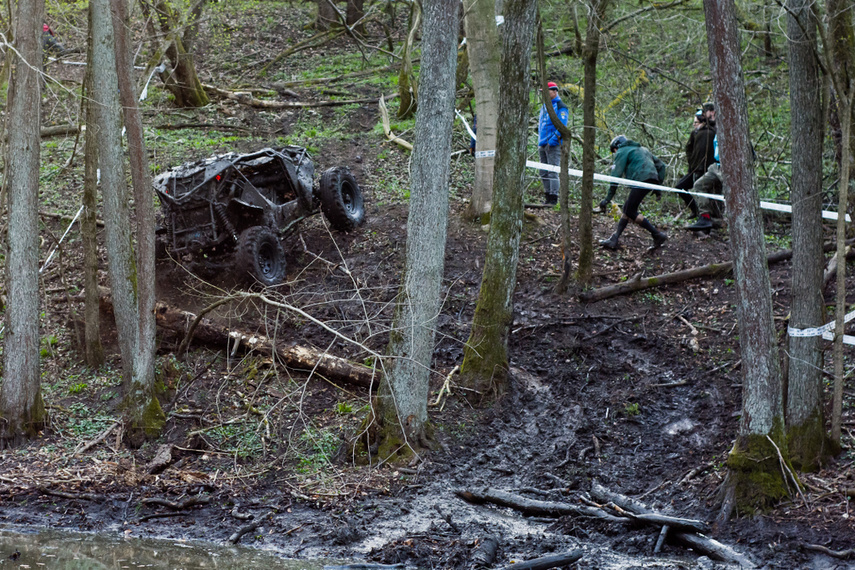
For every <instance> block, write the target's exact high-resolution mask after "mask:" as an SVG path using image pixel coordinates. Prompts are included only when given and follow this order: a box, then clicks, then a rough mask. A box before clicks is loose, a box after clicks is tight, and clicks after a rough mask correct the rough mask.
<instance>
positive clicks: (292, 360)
mask: <svg viewBox="0 0 855 570" xmlns="http://www.w3.org/2000/svg"><path fill="white" fill-rule="evenodd" d="M249 297H255V298H260V299H262V300H264V299H263V296H253V295H251V294H247V295H244V296H241V298H249ZM155 315H156V320H157V326H158V328H159V329H160V330H161V331H162V332H171V333H173V335H174V336H179V335H180V337H181V338H182V339H183V338H184V337H185V335H186V334H187V330H188V323H193V322H194V321H195V320H196V315H194V314H193V313H188V312H186V311H183V310H181V309H179V308H177V307H172V306H169V305H167V304H166V303H157V305H156V306H155ZM193 339H194V340H195V341H198V342H200V343H202V344H207V345H212V346H217V347H220V348H222V347H223V346H232V347H235V348H236V349H242V350H244V351H254V352H257V353H259V354H262V355H265V356H274V355H275V356H276V357H278V358H280V359H281V360H282V361H283V362H284V363H285V364H286V365H287V366H289V367H291V368H296V369H301V370H311V371H314V372H317V373H318V374H321V375H322V376H324V377H327V378H329V379H331V380H338V381H340V382H345V383H348V384H354V385H357V386H362V387H366V388H370V387H371V386H372V385H374V386H376V385H377V382H378V381H379V372H378V371H376V370H374V369H372V368H368V367H367V366H363V365H361V364H357V363H354V362H350V361H348V360H345V359H343V358H339V357H337V356H333V355H331V354H327V353H325V352H323V351H320V350H317V349H314V348H310V347H306V346H297V345H285V344H283V343H281V342H276V341H275V340H274V339H271V338H268V337H266V336H264V335H260V334H253V333H250V332H247V331H236V330H231V329H229V328H227V327H224V326H219V325H217V324H215V323H213V322H212V321H210V320H209V319H205V318H202V319H200V320H199V322H198V324H196V326H195V330H194V335H193Z"/></svg>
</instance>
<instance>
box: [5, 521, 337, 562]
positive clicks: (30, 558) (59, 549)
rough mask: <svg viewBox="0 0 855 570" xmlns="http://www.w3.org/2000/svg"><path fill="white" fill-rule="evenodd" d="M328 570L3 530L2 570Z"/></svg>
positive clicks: (244, 555)
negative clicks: (138, 569)
mask: <svg viewBox="0 0 855 570" xmlns="http://www.w3.org/2000/svg"><path fill="white" fill-rule="evenodd" d="M16 553H17V554H16ZM326 563H327V564H331V562H330V561H326ZM339 564H340V562H339ZM323 567H324V562H323V561H312V560H308V561H306V560H286V559H283V558H279V557H277V556H275V555H273V554H270V553H267V552H264V551H259V550H256V549H252V548H245V547H225V546H219V545H215V544H209V543H202V542H184V541H176V540H154V539H141V538H122V537H118V536H116V537H111V536H104V535H95V534H83V533H71V532H65V531H62V532H60V531H52V530H44V529H37V530H33V531H32V532H28V531H27V530H26V529H20V528H15V529H14V530H13V529H11V528H8V527H1V526H0V570H12V569H13V568H14V569H15V570H40V569H44V570H113V569H117V570H118V569H120V570H125V569H131V570H133V569H136V568H158V569H168V570H196V569H206V570H207V569H210V568H216V569H217V570H238V569H240V570H245V569H256V568H257V569H263V570H266V569H270V570H279V569H282V570H321V569H322V568H323Z"/></svg>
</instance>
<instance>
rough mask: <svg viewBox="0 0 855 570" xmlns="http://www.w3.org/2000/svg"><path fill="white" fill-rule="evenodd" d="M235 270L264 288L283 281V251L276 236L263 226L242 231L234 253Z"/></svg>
mask: <svg viewBox="0 0 855 570" xmlns="http://www.w3.org/2000/svg"><path fill="white" fill-rule="evenodd" d="M235 258H236V259H235V260H236V262H237V269H238V271H239V272H240V273H241V274H242V275H243V276H249V277H251V278H253V279H255V280H256V281H258V282H259V283H261V284H262V285H264V286H267V287H269V286H272V285H279V284H280V283H282V282H283V281H284V280H285V250H283V249H282V244H281V243H279V238H278V237H276V234H275V233H274V232H272V231H271V230H269V229H268V228H266V227H264V226H255V227H252V228H249V229H247V230H244V231H243V232H242V233H241V234H240V238H239V239H238V246H237V250H236V251H235Z"/></svg>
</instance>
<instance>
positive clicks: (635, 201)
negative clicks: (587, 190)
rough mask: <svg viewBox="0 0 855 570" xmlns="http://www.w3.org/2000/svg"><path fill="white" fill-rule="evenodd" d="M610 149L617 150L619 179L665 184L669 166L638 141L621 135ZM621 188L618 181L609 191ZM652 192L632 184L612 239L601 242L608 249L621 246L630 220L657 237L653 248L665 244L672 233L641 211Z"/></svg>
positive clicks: (616, 163) (616, 171)
mask: <svg viewBox="0 0 855 570" xmlns="http://www.w3.org/2000/svg"><path fill="white" fill-rule="evenodd" d="M609 150H611V151H612V153H614V155H615V158H614V166H613V167H612V173H611V175H612V176H615V177H617V178H629V179H630V180H637V181H638V182H646V183H648V184H661V183H662V180H664V179H665V171H666V166H665V163H664V162H662V161H661V160H659V159H658V158H656V157H655V156H653V153H651V152H650V151H649V150H648V149H646V148H644V147H643V146H641V145H640V144H638V143H637V142H635V141H631V140H629V139H627V138H626V137H625V136H624V135H618V136H616V137H615V138H614V139H612V142H611V144H609ZM616 189H617V184H616V183H614V182H612V185H611V187H610V188H609V194H610V195H612V196H613V195H614V190H616ZM650 192H652V190H651V189H649V188H638V187H635V188H634V187H630V190H629V197H627V199H626V202H624V204H623V215H622V216H621V218H620V220H619V221H618V223H617V227H616V228H615V231H614V233H613V234H612V235H611V237H610V238H609V239H604V240H602V241H600V245H602V246H603V247H605V248H608V249H617V247H618V240H619V239H620V234H621V233H623V230H624V229H626V226H627V224H628V223H629V222H630V221H633V222H635V223H636V224H638V225H639V226H641V227H642V228H644V229H645V230H647V231H648V232H650V235H651V236H652V237H653V247H654V248H657V247H659V246H661V245H662V244H663V243H665V240H667V239H668V235H667V234H666V233H665V232H661V231H659V230H657V229H656V227H655V226H654V225H653V224H651V223H650V220H648V219H646V218H645V217H644V216H643V215H641V214H640V213H639V212H638V207H639V206H640V205H641V201H642V200H644V198H645V196H647V195H648V194H649V193H650Z"/></svg>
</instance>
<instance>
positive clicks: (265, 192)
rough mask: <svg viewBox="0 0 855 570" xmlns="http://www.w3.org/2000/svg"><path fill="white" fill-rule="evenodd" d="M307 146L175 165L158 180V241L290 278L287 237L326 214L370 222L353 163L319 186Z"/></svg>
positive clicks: (248, 270) (272, 277)
mask: <svg viewBox="0 0 855 570" xmlns="http://www.w3.org/2000/svg"><path fill="white" fill-rule="evenodd" d="M314 172H315V167H314V163H313V162H312V159H311V157H310V156H309V154H308V152H307V151H306V149H305V148H302V147H296V146H289V147H284V148H277V149H274V148H263V149H261V150H258V151H256V152H252V153H249V154H238V153H233V152H232V153H227V154H222V155H217V156H212V157H210V158H206V159H203V160H198V161H195V162H189V163H186V164H183V165H181V166H178V167H175V168H172V169H170V170H168V171H166V172H164V173H162V174H160V175H158V176H157V177H155V179H154V188H155V191H156V192H157V195H158V197H159V198H160V204H161V209H162V214H163V217H162V224H160V227H159V228H158V234H159V235H158V246H159V250H160V251H161V252H163V253H168V254H170V255H172V256H174V257H177V258H186V257H187V256H196V255H202V256H204V258H209V257H210V258H211V259H212V260H214V259H223V258H224V256H231V262H230V264H229V266H230V267H232V268H233V270H234V271H236V272H237V274H238V275H239V276H248V277H250V278H252V279H255V280H257V281H258V282H260V283H261V284H263V285H276V284H279V283H281V282H282V281H283V280H284V279H285V267H286V264H285V252H284V249H283V248H282V244H281V242H280V239H281V238H283V237H285V236H287V235H288V234H290V233H291V232H292V231H293V230H294V229H295V228H296V226H297V224H298V223H299V222H300V221H301V220H303V219H305V218H307V217H309V216H311V215H314V214H316V213H318V212H319V211H323V213H324V216H325V217H326V218H327V220H328V221H329V223H330V225H331V226H332V228H333V229H335V230H338V231H345V232H347V231H351V230H353V229H354V228H356V227H357V226H359V225H360V224H362V222H363V221H364V217H365V209H364V207H363V201H362V191H361V189H360V188H359V185H358V184H357V182H356V179H355V178H354V177H353V175H352V174H351V173H350V171H348V169H347V168H345V167H336V168H330V169H329V170H326V171H325V172H324V173H323V175H322V176H321V179H320V182H319V185H318V188H317V191H316V190H315V187H314Z"/></svg>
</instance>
